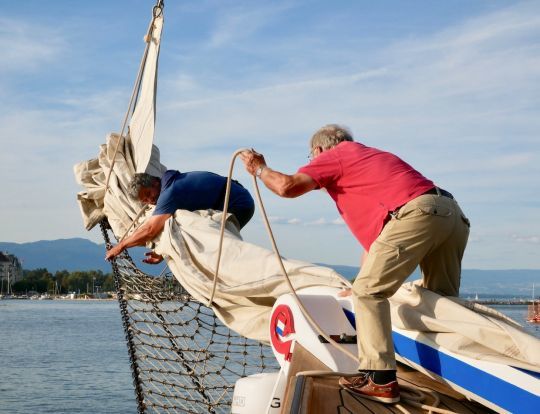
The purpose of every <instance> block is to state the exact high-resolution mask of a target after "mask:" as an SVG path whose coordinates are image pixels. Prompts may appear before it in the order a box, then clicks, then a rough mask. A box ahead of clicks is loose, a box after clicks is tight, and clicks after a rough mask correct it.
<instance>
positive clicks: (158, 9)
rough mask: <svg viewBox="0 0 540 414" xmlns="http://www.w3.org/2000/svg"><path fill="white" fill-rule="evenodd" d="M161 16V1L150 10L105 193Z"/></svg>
mask: <svg viewBox="0 0 540 414" xmlns="http://www.w3.org/2000/svg"><path fill="white" fill-rule="evenodd" d="M162 14H163V1H158V5H156V6H154V8H153V9H152V20H151V21H150V24H149V26H148V30H147V31H146V36H145V37H144V41H145V43H146V46H145V48H144V53H143V57H142V59H141V63H140V64H139V71H138V72H137V77H136V79H135V85H134V86H133V91H132V92H131V98H130V100H129V105H128V109H127V111H126V114H125V116H124V121H123V122H122V128H121V130H120V136H119V138H118V142H117V143H116V146H115V148H114V152H113V156H112V160H111V167H110V169H109V172H108V174H107V180H106V181H105V191H107V190H108V189H109V181H110V179H111V175H112V172H113V167H114V164H115V162H116V154H117V153H118V149H119V147H120V142H121V141H122V138H123V137H124V131H125V130H126V126H127V123H128V119H129V117H130V115H131V114H132V111H133V110H134V109H135V101H136V99H135V98H136V97H137V95H138V93H139V89H140V85H141V79H142V75H143V72H144V70H143V69H144V65H145V64H146V59H147V57H148V50H149V49H150V42H151V41H152V33H153V32H154V22H155V21H156V19H157V18H158V17H159V16H161V15H162Z"/></svg>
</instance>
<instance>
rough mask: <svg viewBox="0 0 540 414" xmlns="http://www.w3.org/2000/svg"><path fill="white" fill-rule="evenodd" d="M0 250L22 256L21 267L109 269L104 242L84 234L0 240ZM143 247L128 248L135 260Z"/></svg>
mask: <svg viewBox="0 0 540 414" xmlns="http://www.w3.org/2000/svg"><path fill="white" fill-rule="evenodd" d="M0 251H2V252H4V251H7V252H9V253H11V254H14V255H15V256H17V257H18V258H19V260H21V263H22V267H23V269H28V270H30V269H37V268H43V267H44V268H46V269H47V270H49V272H52V273H54V272H56V271H58V270H68V271H70V272H72V271H76V270H101V271H103V272H104V273H109V272H111V265H110V264H109V263H108V262H107V261H106V260H105V244H104V243H102V244H97V243H94V242H92V241H90V240H87V239H83V238H73V239H58V240H40V241H36V242H30V243H5V242H0ZM145 251H146V249H144V248H142V247H140V248H134V249H130V254H131V256H132V257H133V259H134V260H136V261H139V262H140V260H142V258H143V257H144V252H145ZM140 265H141V266H140V268H141V270H143V271H145V272H147V273H151V274H152V273H156V269H157V267H159V270H158V272H159V271H160V270H161V268H162V266H156V267H153V266H151V265H146V264H145V263H140Z"/></svg>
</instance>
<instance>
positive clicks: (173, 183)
mask: <svg viewBox="0 0 540 414" xmlns="http://www.w3.org/2000/svg"><path fill="white" fill-rule="evenodd" d="M226 185H227V178H226V177H222V176H221V175H218V174H214V173H211V172H207V171H192V172H186V173H181V172H179V171H174V170H168V171H166V172H165V174H163V177H161V179H160V178H158V177H154V176H151V175H149V174H145V173H141V174H135V176H134V177H133V179H132V181H131V183H130V188H129V194H130V195H131V196H132V197H133V198H135V199H138V200H139V201H142V202H143V203H146V204H152V205H155V206H156V208H155V210H154V213H153V215H152V217H150V218H149V219H148V220H147V221H146V222H145V223H144V224H143V225H142V226H141V227H139V228H138V229H137V230H136V231H135V232H134V233H133V234H132V235H131V236H129V237H126V238H125V239H124V240H122V241H120V243H118V244H117V245H116V246H114V247H113V248H111V249H110V250H109V251H107V254H106V256H105V259H107V260H110V259H112V258H113V257H116V256H117V255H119V254H120V253H121V252H122V251H123V250H124V249H127V248H129V247H133V246H144V245H145V244H146V242H147V241H150V240H152V239H154V238H155V237H156V236H157V235H158V234H159V233H160V232H161V231H162V230H163V227H164V226H165V222H166V221H167V220H168V219H169V218H170V217H171V216H172V215H173V214H174V213H175V211H176V210H180V209H181V210H189V211H195V210H208V209H212V210H223V204H224V201H225V190H226ZM227 210H228V212H230V213H232V214H233V216H234V218H235V219H236V221H237V224H238V227H239V228H240V229H241V228H243V227H244V226H245V225H246V224H247V223H248V222H249V220H250V219H251V217H252V216H253V213H254V211H255V203H254V202H253V198H252V197H251V195H250V194H249V192H248V191H247V190H246V189H245V188H244V187H242V185H241V184H240V183H238V182H237V181H235V180H233V181H232V185H231V192H230V197H229V206H228V209H227ZM146 256H147V257H146V259H144V260H143V261H144V262H146V263H150V264H156V263H159V262H161V260H163V258H162V257H161V256H160V255H158V254H156V253H154V252H148V253H146Z"/></svg>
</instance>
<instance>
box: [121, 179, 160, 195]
mask: <svg viewBox="0 0 540 414" xmlns="http://www.w3.org/2000/svg"><path fill="white" fill-rule="evenodd" d="M156 180H158V181H159V182H161V180H160V179H159V178H158V177H154V176H153V175H150V174H146V173H136V174H135V175H134V176H133V178H132V179H131V182H130V183H129V187H128V194H129V195H130V197H132V198H134V199H138V198H139V192H140V191H141V188H149V187H152V186H153V185H155V184H154V182H155V181H156Z"/></svg>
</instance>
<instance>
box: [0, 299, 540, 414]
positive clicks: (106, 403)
mask: <svg viewBox="0 0 540 414" xmlns="http://www.w3.org/2000/svg"><path fill="white" fill-rule="evenodd" d="M494 308H496V309H498V310H500V311H501V312H503V313H504V314H506V315H508V316H510V317H511V318H513V319H515V320H517V321H519V322H523V324H524V325H526V326H525V328H526V329H527V330H528V331H529V332H531V333H532V334H533V335H536V336H537V337H540V327H539V326H538V325H536V326H535V325H533V324H527V323H526V322H525V321H524V317H525V314H526V312H527V307H526V306H522V305H499V306H494ZM134 395H135V394H134V392H133V386H132V381H131V371H130V367H129V359H128V354H127V348H126V344H125V341H124V333H123V328H122V324H121V319H120V312H119V308H118V304H117V303H116V302H114V301H111V302H100V301H60V300H54V301H30V300H25V301H22V300H5V301H0V413H1V414H28V413H85V414H86V413H88V414H95V413H136V412H137V407H136V404H135V396H134Z"/></svg>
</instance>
